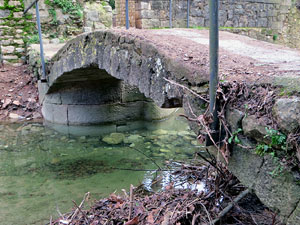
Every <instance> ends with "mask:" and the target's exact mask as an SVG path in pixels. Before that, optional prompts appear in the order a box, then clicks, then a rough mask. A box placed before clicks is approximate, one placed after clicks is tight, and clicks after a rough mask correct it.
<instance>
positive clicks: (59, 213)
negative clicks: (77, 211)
mask: <svg viewBox="0 0 300 225" xmlns="http://www.w3.org/2000/svg"><path fill="white" fill-rule="evenodd" d="M56 211H57V213H58V215H59V216H60V217H62V218H63V217H64V216H63V214H61V212H60V211H59V208H58V205H57V204H56Z"/></svg>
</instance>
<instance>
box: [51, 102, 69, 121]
mask: <svg viewBox="0 0 300 225" xmlns="http://www.w3.org/2000/svg"><path fill="white" fill-rule="evenodd" d="M52 109H53V111H52V113H53V121H52V122H53V123H56V124H68V106H67V105H56V104H53V107H52Z"/></svg>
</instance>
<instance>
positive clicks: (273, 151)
mask: <svg viewBox="0 0 300 225" xmlns="http://www.w3.org/2000/svg"><path fill="white" fill-rule="evenodd" d="M266 132H267V135H265V136H264V138H269V139H270V141H271V142H270V143H269V144H259V145H257V146H256V154H258V155H260V156H264V155H265V154H269V155H271V156H272V158H273V162H274V164H275V165H276V167H275V169H274V170H273V171H271V172H270V175H272V176H278V175H279V174H280V173H282V171H283V167H282V165H281V164H280V159H279V156H278V155H279V151H281V150H283V151H285V152H286V151H287V138H286V136H285V135H284V134H282V133H281V132H279V131H277V130H274V129H269V128H267V127H266Z"/></svg>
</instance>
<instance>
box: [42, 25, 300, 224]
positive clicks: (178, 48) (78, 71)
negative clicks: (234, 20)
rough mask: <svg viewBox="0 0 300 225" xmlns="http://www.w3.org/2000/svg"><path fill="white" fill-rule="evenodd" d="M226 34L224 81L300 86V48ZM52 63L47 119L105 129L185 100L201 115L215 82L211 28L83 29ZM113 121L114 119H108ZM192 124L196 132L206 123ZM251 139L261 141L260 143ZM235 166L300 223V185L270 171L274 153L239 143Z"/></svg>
mask: <svg viewBox="0 0 300 225" xmlns="http://www.w3.org/2000/svg"><path fill="white" fill-rule="evenodd" d="M220 39H221V40H220V80H221V81H224V80H226V81H228V82H235V81H237V82H247V84H248V85H249V86H251V85H253V86H255V85H256V86H257V85H272V86H274V87H277V86H279V87H281V88H288V91H291V93H292V92H295V91H296V92H298V91H299V84H300V81H299V79H298V75H299V71H300V54H299V52H298V51H296V50H293V49H289V48H285V47H283V46H276V45H273V44H270V43H264V42H260V41H257V40H254V39H250V38H248V37H243V36H237V35H234V34H230V33H226V32H221V33H220ZM48 69H49V74H48V76H47V79H48V80H47V82H46V83H41V82H39V92H40V102H41V104H42V112H43V116H44V119H45V121H46V122H48V123H52V124H63V125H68V126H75V125H95V124H102V125H103V126H104V125H106V126H107V127H106V128H105V129H106V132H113V131H116V130H119V131H122V130H124V129H125V128H124V127H126V126H129V127H131V128H137V126H138V125H136V124H130V125H128V124H127V123H129V122H130V121H134V120H137V119H141V120H152V119H159V118H162V117H164V116H166V115H168V114H169V113H170V111H167V112H161V111H159V110H158V109H159V108H176V107H183V108H184V109H185V113H186V114H187V115H188V116H191V117H193V116H195V115H200V114H202V113H203V112H204V111H205V109H206V108H207V104H208V103H207V101H206V100H205V99H202V98H201V95H202V96H203V95H205V94H207V91H208V83H209V79H208V77H209V60H208V31H207V30H201V31H199V30H188V29H172V30H165V29H163V30H135V29H131V30H129V31H126V30H122V29H121V30H104V31H97V32H93V33H88V34H83V35H81V36H78V37H76V38H75V39H73V40H71V41H70V42H68V43H67V44H66V45H65V46H64V47H63V48H62V49H60V50H59V51H58V52H57V54H56V55H55V56H54V57H53V58H52V59H51V63H50V64H49V66H48ZM152 101H153V102H154V103H155V104H156V109H157V110H153V102H152ZM230 114H231V118H228V120H229V123H230V124H231V125H232V126H233V127H234V126H235V125H237V124H239V126H240V124H241V120H243V121H242V125H243V127H242V128H243V129H244V134H246V135H249V137H251V138H253V137H252V136H251V134H252V133H251V132H252V131H253V130H254V131H255V132H256V133H257V132H259V131H261V130H263V131H264V127H262V126H261V125H260V124H257V127H255V124H256V123H255V118H254V119H253V117H251V116H249V117H247V118H246V116H244V115H243V112H236V111H235V110H234V109H233V110H232V111H230V110H229V112H228V115H230ZM279 117H280V116H279ZM251 119H252V120H251ZM247 121H248V125H249V124H250V125H252V128H250V130H247V129H248V128H247V127H249V126H247ZM111 123H114V125H113V126H111V125H108V124H111ZM191 126H192V128H193V129H194V131H195V132H196V133H197V132H198V129H199V128H197V127H196V126H195V124H194V125H193V124H191ZM88 127H90V126H88ZM251 129H252V130H251ZM260 135H261V136H263V135H264V134H263V133H261V134H260ZM254 138H255V137H254ZM246 144H249V145H252V146H255V142H250V143H249V141H245V145H246ZM228 167H229V169H230V170H231V171H232V172H233V173H234V174H235V175H236V176H237V177H238V178H239V179H240V180H241V181H242V182H243V183H244V184H245V185H246V186H248V187H250V188H252V189H254V190H255V192H256V194H257V195H258V197H259V198H260V199H261V200H262V201H263V203H265V204H266V205H267V206H269V207H272V208H273V209H275V210H277V211H278V212H279V213H280V215H281V217H282V219H283V220H284V221H286V222H287V223H288V224H298V221H299V217H300V205H299V202H300V186H298V185H297V183H296V182H295V179H294V176H293V174H292V173H290V172H287V173H285V174H284V175H282V176H279V177H277V178H274V177H272V176H271V175H270V172H271V171H272V170H274V168H276V165H275V164H274V162H273V160H272V158H270V157H269V156H265V157H260V156H258V155H256V154H255V153H254V151H253V150H248V149H241V148H239V147H238V146H235V147H234V149H233V153H232V156H231V157H230V160H229V165H228Z"/></svg>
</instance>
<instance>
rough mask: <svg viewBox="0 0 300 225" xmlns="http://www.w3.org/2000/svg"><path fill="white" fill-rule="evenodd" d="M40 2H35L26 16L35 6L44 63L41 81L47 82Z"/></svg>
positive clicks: (27, 9) (28, 8)
mask: <svg viewBox="0 0 300 225" xmlns="http://www.w3.org/2000/svg"><path fill="white" fill-rule="evenodd" d="M38 1H39V0H35V1H33V2H32V3H31V4H30V5H29V6H28V7H27V8H26V9H25V10H24V15H25V14H26V13H27V12H28V11H29V10H30V9H31V8H32V7H33V6H35V12H36V23H37V27H38V33H39V41H40V57H41V63H42V77H41V81H43V82H45V81H47V79H46V68H45V58H44V47H43V39H42V29H41V21H40V12H39V4H38Z"/></svg>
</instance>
